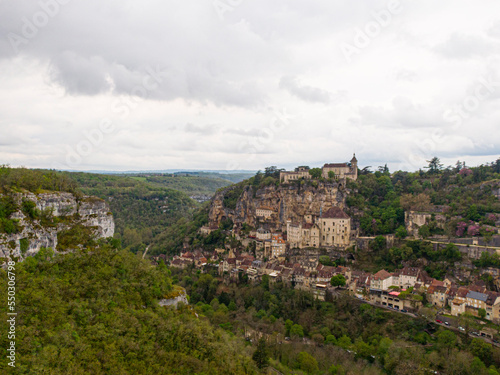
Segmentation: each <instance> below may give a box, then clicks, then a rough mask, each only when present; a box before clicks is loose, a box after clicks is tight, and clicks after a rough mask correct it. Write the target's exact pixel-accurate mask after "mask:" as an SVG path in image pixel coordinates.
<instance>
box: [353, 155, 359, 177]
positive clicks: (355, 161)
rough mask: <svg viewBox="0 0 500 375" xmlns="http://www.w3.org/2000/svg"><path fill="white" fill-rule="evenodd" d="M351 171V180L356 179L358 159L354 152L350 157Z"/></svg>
mask: <svg viewBox="0 0 500 375" xmlns="http://www.w3.org/2000/svg"><path fill="white" fill-rule="evenodd" d="M351 173H352V176H353V180H357V179H358V159H356V154H355V153H354V154H352V159H351Z"/></svg>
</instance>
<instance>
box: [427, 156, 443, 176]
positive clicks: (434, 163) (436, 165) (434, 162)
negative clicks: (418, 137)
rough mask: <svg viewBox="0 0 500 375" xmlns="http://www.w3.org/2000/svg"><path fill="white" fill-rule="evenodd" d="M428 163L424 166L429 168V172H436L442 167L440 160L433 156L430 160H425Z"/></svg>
mask: <svg viewBox="0 0 500 375" xmlns="http://www.w3.org/2000/svg"><path fill="white" fill-rule="evenodd" d="M427 163H429V165H428V166H427V167H425V168H426V169H429V173H431V174H434V173H438V172H439V171H440V170H441V169H443V164H441V160H439V158H438V157H436V156H434V157H433V158H432V159H431V160H427Z"/></svg>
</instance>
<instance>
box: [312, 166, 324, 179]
mask: <svg viewBox="0 0 500 375" xmlns="http://www.w3.org/2000/svg"><path fill="white" fill-rule="evenodd" d="M309 174H310V175H311V177H312V178H313V179H319V178H321V175H322V174H323V171H322V170H321V168H311V169H309Z"/></svg>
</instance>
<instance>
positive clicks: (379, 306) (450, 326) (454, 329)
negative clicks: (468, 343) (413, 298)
mask: <svg viewBox="0 0 500 375" xmlns="http://www.w3.org/2000/svg"><path fill="white" fill-rule="evenodd" d="M353 298H355V299H356V300H358V301H359V302H361V303H367V304H369V305H372V306H374V307H378V308H380V309H384V310H388V311H390V312H398V313H400V314H404V315H408V316H411V317H412V318H418V315H416V314H413V313H410V312H407V313H404V312H401V311H400V310H396V309H392V308H390V307H388V306H382V305H379V304H376V303H373V302H370V301H366V300H363V299H360V298H357V297H353ZM422 317H423V318H425V319H427V318H426V317H425V316H422ZM436 319H439V320H441V321H442V322H443V323H438V322H436V321H435V320H429V319H427V321H429V322H433V323H435V324H436V325H439V326H441V327H444V328H447V329H450V330H452V331H455V332H459V333H464V332H462V331H460V330H459V329H458V327H454V326H452V325H451V324H454V322H453V321H451V322H450V319H449V318H447V317H445V316H440V315H439V313H438V314H436ZM444 322H448V323H449V324H450V325H446V324H445V323H444ZM469 336H470V337H472V338H478V339H483V340H484V341H486V342H487V343H489V344H491V345H494V346H496V347H500V343H499V344H497V343H495V342H493V341H492V340H491V339H489V338H488V337H485V336H476V335H473V334H472V333H469Z"/></svg>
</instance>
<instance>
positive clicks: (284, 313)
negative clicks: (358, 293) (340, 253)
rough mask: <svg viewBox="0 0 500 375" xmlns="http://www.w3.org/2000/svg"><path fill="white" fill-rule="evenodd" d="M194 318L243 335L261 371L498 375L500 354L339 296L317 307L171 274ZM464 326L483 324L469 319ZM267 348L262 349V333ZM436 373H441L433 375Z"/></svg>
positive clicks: (296, 295)
mask: <svg viewBox="0 0 500 375" xmlns="http://www.w3.org/2000/svg"><path fill="white" fill-rule="evenodd" d="M173 272H174V273H173V275H174V280H179V281H180V283H181V285H182V286H184V287H185V288H186V290H187V292H188V293H189V294H190V295H191V303H192V304H195V309H196V311H197V312H198V313H199V314H200V316H201V315H204V316H206V317H208V319H209V320H210V321H211V322H212V324H213V325H214V326H220V327H223V328H224V329H225V330H226V331H228V332H231V333H234V334H238V333H240V332H246V334H247V336H248V337H249V338H251V339H252V340H253V345H254V347H255V348H256V352H255V353H256V354H254V357H253V358H254V360H255V361H256V363H257V365H260V366H262V367H265V366H266V365H271V366H273V367H274V368H276V369H278V370H279V371H281V372H282V373H283V374H324V375H326V374H329V375H331V374H337V375H338V374H344V375H345V374H352V375H355V374H356V375H357V374H373V375H375V374H394V375H396V374H397V375H399V374H401V375H415V374H419V375H426V374H436V373H441V374H450V375H451V374H463V375H498V373H499V372H498V370H497V368H498V367H499V366H500V349H499V348H496V347H492V346H491V345H489V344H487V343H485V342H484V341H483V340H481V339H478V338H471V337H469V336H467V335H465V334H463V333H459V332H453V331H450V330H448V329H445V328H442V327H439V326H438V325H436V324H434V323H429V322H428V320H427V319H426V318H425V317H424V316H423V315H422V314H419V315H418V316H416V317H409V316H407V315H404V314H400V313H394V312H391V311H387V310H385V309H382V308H378V307H376V306H371V305H369V304H366V303H361V302H359V300H356V299H353V298H352V297H349V296H348V295H343V294H341V293H339V294H337V295H327V297H326V299H327V301H320V300H318V299H316V298H315V297H314V295H313V294H312V293H310V292H308V291H302V290H298V289H294V288H291V287H289V286H286V285H285V284H284V283H281V282H277V283H273V282H271V278H270V277H269V276H268V275H264V276H263V277H262V282H261V283H260V285H255V284H252V283H250V282H248V280H246V279H245V277H241V278H240V279H239V280H237V281H234V282H232V283H230V284H229V285H227V283H222V282H221V281H220V280H219V279H218V277H217V274H216V273H215V272H214V273H213V274H207V273H204V274H200V273H198V272H196V270H193V269H192V268H187V269H185V270H180V269H174V270H173ZM461 324H462V325H463V326H467V327H469V326H471V328H472V326H474V329H480V328H479V325H478V324H477V323H475V322H473V319H470V317H468V316H467V315H466V316H464V317H463V320H462V321H461ZM261 332H262V333H263V335H264V336H265V337H266V338H267V342H260V341H259V342H258V344H257V340H258V337H259V333H261ZM434 371H439V372H434Z"/></svg>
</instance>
